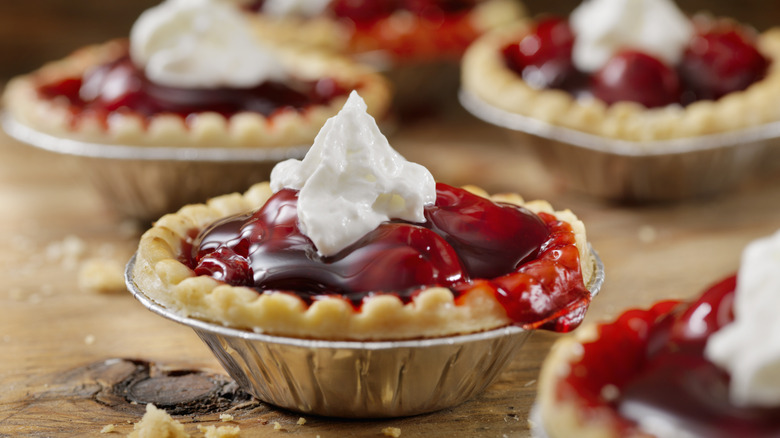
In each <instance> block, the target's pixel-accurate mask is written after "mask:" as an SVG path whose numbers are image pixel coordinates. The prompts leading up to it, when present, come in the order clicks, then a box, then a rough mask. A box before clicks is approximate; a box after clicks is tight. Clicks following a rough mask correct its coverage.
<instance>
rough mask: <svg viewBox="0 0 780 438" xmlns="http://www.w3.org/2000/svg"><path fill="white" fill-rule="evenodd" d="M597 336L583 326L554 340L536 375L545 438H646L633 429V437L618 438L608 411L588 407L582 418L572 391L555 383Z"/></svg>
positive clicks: (620, 437) (647, 437) (579, 403)
mask: <svg viewBox="0 0 780 438" xmlns="http://www.w3.org/2000/svg"><path fill="white" fill-rule="evenodd" d="M597 336H598V330H597V325H596V324H588V325H584V326H582V327H580V328H578V329H577V331H575V332H574V333H573V334H572V335H569V336H566V337H563V338H561V339H558V340H557V341H556V342H555V344H553V346H552V348H551V349H550V353H549V354H548V355H547V358H546V359H545V360H544V363H543V365H542V369H541V371H540V373H539V386H538V393H537V396H536V403H537V409H539V418H538V419H539V420H540V421H541V423H542V424H541V426H542V428H543V429H544V431H545V433H546V434H547V436H548V437H549V438H567V437H572V436H576V437H582V438H633V437H636V438H640V437H644V438H650V435H646V434H641V433H640V432H638V431H636V430H633V431H631V432H630V433H632V434H633V435H629V436H625V435H619V433H618V430H619V429H618V428H617V426H616V424H615V418H614V414H613V413H612V412H606V411H605V412H603V414H599V413H598V412H596V410H595V409H594V408H592V407H589V409H588V418H587V419H585V418H584V417H583V412H584V406H582V403H583V402H582V401H581V399H580V398H578V397H577V395H576V394H575V393H573V392H567V391H564V390H561V389H560V387H559V383H560V381H561V380H562V379H563V378H565V377H566V376H568V375H569V373H571V372H572V364H574V363H575V362H577V361H578V360H580V359H581V358H582V353H583V347H582V345H583V344H585V343H587V342H592V341H594V340H595V339H596V338H597ZM634 432H636V434H634Z"/></svg>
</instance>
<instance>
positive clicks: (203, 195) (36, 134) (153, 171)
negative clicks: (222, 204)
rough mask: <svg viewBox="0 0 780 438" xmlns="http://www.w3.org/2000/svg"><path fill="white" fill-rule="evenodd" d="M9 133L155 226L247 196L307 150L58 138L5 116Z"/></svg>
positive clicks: (124, 211) (116, 206) (125, 213)
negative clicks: (69, 163) (168, 217)
mask: <svg viewBox="0 0 780 438" xmlns="http://www.w3.org/2000/svg"><path fill="white" fill-rule="evenodd" d="M2 126H3V129H4V130H5V132H6V133H7V134H8V135H9V136H11V137H13V138H15V139H16V140H19V141H21V142H23V143H26V144H29V145H31V146H34V147H37V148H40V149H44V150H47V151H50V152H55V153H58V154H64V155H68V156H70V157H72V159H74V160H75V161H76V164H77V166H78V167H79V170H80V171H83V173H84V174H85V175H86V176H87V177H88V178H89V179H90V180H91V181H92V183H93V184H94V186H95V188H96V189H97V192H98V193H99V195H100V196H101V197H102V198H103V200H104V201H105V202H106V204H107V205H108V206H110V207H111V208H112V209H113V210H114V211H116V212H117V213H118V214H119V215H120V216H122V217H124V218H131V219H137V220H140V221H143V222H151V221H153V220H155V219H157V218H159V217H161V216H163V215H164V214H166V213H171V212H174V211H176V210H178V209H179V208H180V207H182V206H184V205H186V204H192V203H201V202H204V201H206V200H207V199H209V198H212V197H214V196H218V195H222V194H225V193H232V192H244V191H245V190H247V189H248V188H249V187H250V186H251V185H252V184H254V183H257V182H261V181H267V180H268V178H269V177H270V174H271V169H272V168H273V166H274V165H275V164H276V163H278V162H279V161H282V160H285V159H288V158H302V157H303V156H304V155H306V151H308V149H309V146H290V147H278V148H216V147H215V148H185V147H151V146H126V145H111V144H99V143H86V142H82V141H77V140H72V139H67V138H61V137H56V136H53V135H50V134H46V133H44V132H41V131H38V130H35V129H33V128H31V127H29V126H27V125H25V124H23V123H19V122H18V121H16V120H15V119H13V118H12V117H11V116H10V115H8V114H3V115H2Z"/></svg>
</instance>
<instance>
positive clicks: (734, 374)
mask: <svg viewBox="0 0 780 438" xmlns="http://www.w3.org/2000/svg"><path fill="white" fill-rule="evenodd" d="M778 312H780V231H778V232H777V233H775V234H774V235H772V236H769V237H766V238H763V239H759V240H757V241H754V242H752V243H750V244H749V245H748V246H747V247H746V248H745V250H744V252H743V253H742V262H741V264H740V268H739V272H738V273H737V290H736V293H735V297H734V322H732V323H731V324H729V325H727V326H725V327H723V328H721V329H720V330H718V331H717V332H715V333H714V334H712V335H711V336H710V338H709V340H708V341H707V347H706V349H705V356H706V357H707V358H708V359H709V360H710V361H712V362H713V363H715V364H717V365H719V366H721V367H723V368H724V369H726V370H728V371H729V373H730V375H731V383H730V385H731V386H730V388H729V391H730V393H729V397H730V398H731V400H732V401H733V402H734V403H735V404H737V405H743V406H744V405H753V406H765V407H770V406H780V316H778Z"/></svg>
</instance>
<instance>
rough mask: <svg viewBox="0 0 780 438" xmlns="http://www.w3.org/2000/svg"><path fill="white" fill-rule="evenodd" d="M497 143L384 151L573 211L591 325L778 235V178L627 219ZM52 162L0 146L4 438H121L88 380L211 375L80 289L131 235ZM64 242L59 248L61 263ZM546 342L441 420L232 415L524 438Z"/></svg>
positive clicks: (440, 125)
mask: <svg viewBox="0 0 780 438" xmlns="http://www.w3.org/2000/svg"><path fill="white" fill-rule="evenodd" d="M506 139H507V137H505V136H504V135H503V133H502V132H500V131H498V130H496V129H495V128H492V127H490V126H487V125H485V124H483V123H481V122H478V121H475V120H474V119H472V118H470V117H469V116H467V115H465V114H463V113H461V112H457V111H455V112H454V113H453V114H451V115H450V116H448V117H445V118H442V119H436V120H427V121H424V122H420V123H418V124H414V125H411V126H407V127H405V128H404V129H403V130H400V131H399V132H398V133H397V134H396V135H394V136H392V137H391V142H392V144H394V145H395V147H396V148H398V149H399V151H400V152H401V153H403V154H404V155H406V156H407V157H408V158H409V159H411V160H414V161H418V162H420V163H422V164H425V165H426V166H428V167H430V168H431V170H432V171H433V173H434V175H435V176H436V177H437V178H438V179H439V180H442V181H445V182H449V183H451V184H464V183H476V184H479V185H482V186H483V187H485V188H487V189H488V190H489V191H492V192H497V191H516V192H519V193H521V194H523V195H524V196H526V197H527V198H529V199H533V198H545V199H548V200H550V201H551V202H552V203H553V204H554V205H555V206H557V207H568V208H571V209H572V210H573V211H575V212H576V213H577V214H578V215H579V216H580V217H581V218H582V219H583V220H584V221H585V223H586V225H587V227H588V233H589V237H590V240H591V242H592V243H593V245H594V247H595V248H596V249H597V250H598V251H599V253H600V254H601V257H602V259H603V260H604V263H605V265H606V267H607V281H606V284H605V286H604V288H603V290H602V292H601V294H600V295H599V296H598V297H597V299H596V300H595V301H594V303H593V306H592V308H591V311H590V313H589V315H588V320H591V321H592V320H596V319H600V318H605V317H610V316H614V315H615V314H616V313H618V312H619V311H621V310H622V309H625V308H627V307H633V306H646V305H649V304H650V303H652V302H654V301H655V300H658V299H661V298H670V297H674V298H685V297H690V296H692V295H695V294H697V293H699V292H700V291H701V290H702V288H704V287H705V286H706V285H708V284H710V283H712V282H714V281H716V280H718V279H720V278H721V277H723V276H725V275H726V274H728V273H730V272H732V271H734V270H735V269H736V267H737V264H738V259H739V252H740V251H741V248H742V247H743V246H744V245H745V244H746V243H747V242H749V241H750V240H752V239H754V238H757V237H760V236H763V235H766V234H769V233H771V232H773V231H774V230H775V229H777V228H778V227H779V225H780V178H778V176H776V175H777V172H776V166H775V168H771V167H770V168H769V169H767V170H766V171H762V172H759V173H757V175H755V177H754V178H752V179H751V180H749V181H746V182H745V184H743V185H742V186H740V187H738V188H736V189H735V190H734V191H732V192H729V193H724V194H722V195H721V196H719V197H715V198H709V199H698V200H691V201H689V202H681V203H674V204H658V205H644V206H626V205H617V204H612V203H606V202H603V201H600V200H597V199H592V198H589V197H586V196H582V195H579V194H577V193H573V192H568V191H565V190H562V189H561V188H560V187H557V186H556V185H555V184H553V183H552V182H551V181H550V180H549V179H547V177H546V173H545V171H544V169H542V168H540V167H539V165H538V164H537V163H536V161H535V160H534V157H533V156H531V155H530V154H529V153H528V152H527V151H525V150H524V149H523V148H522V145H514V144H510V143H508V141H507V140H506ZM63 158H64V157H60V156H57V155H56V154H53V153H49V152H44V151H40V150H36V149H34V148H32V147H29V146H26V145H22V144H19V143H17V142H15V141H13V140H11V139H9V138H7V137H5V136H4V135H0V206H2V215H0V309H2V318H0V348H2V354H3V360H2V361H0V436H4V434H7V435H9V436H18V435H30V436H73V435H75V434H80V435H81V434H83V435H85V436H89V435H99V431H100V430H101V428H102V427H103V426H105V425H107V424H115V425H116V430H117V431H118V432H120V433H123V434H124V433H128V432H129V431H130V430H131V429H132V425H131V424H128V422H131V423H132V422H136V421H138V419H139V418H140V412H138V411H137V410H136V411H132V410H128V409H120V408H118V407H117V406H111V405H109V404H106V403H105V402H101V401H100V400H99V397H97V394H99V392H100V388H101V385H105V381H106V378H105V377H99V376H98V377H95V376H90V375H88V374H85V373H84V370H85V369H86V368H89V367H94V366H97V365H99V364H101V363H105V362H106V361H110V360H114V359H122V358H128V359H134V360H136V359H137V360H143V361H148V362H150V363H153V364H155V366H157V367H161V368H163V369H168V370H192V369H196V370H201V371H204V372H211V373H223V371H222V370H221V369H220V367H219V365H218V364H217V363H216V361H215V360H214V359H213V357H212V356H211V354H210V352H209V351H208V350H207V349H206V347H205V346H204V345H203V344H202V343H201V342H200V340H199V339H198V338H197V336H196V335H195V334H194V333H193V332H191V331H190V330H189V329H188V328H185V327H182V326H178V325H176V324H174V323H171V322H169V321H167V320H164V319H162V318H160V317H157V316H156V315H153V314H151V313H150V312H148V311H146V310H145V309H144V308H143V307H142V306H141V305H140V304H138V303H136V302H135V301H134V300H133V299H132V297H131V296H130V295H129V294H127V293H116V294H98V293H95V292H89V291H84V290H80V289H79V287H78V282H77V272H78V269H79V267H80V266H81V265H82V264H83V263H84V261H85V260H89V259H92V258H95V257H100V258H103V259H114V260H117V261H118V262H121V263H123V262H124V261H125V260H126V259H127V258H128V257H129V255H130V254H131V253H132V252H133V250H134V248H135V244H136V241H137V237H138V234H137V231H133V227H132V226H129V225H128V224H127V223H123V222H122V221H121V220H120V218H118V217H116V216H115V215H114V214H113V213H112V212H111V211H109V210H108V209H107V207H106V206H105V205H103V204H102V203H101V201H100V199H99V198H98V197H97V195H96V193H95V191H94V190H93V187H91V186H90V185H89V183H88V182H87V181H85V180H83V179H81V177H80V174H79V169H78V168H76V167H75V166H74V165H73V163H72V162H70V161H68V160H67V159H63ZM131 225H132V224H131ZM68 242H70V243H71V245H70V247H71V249H70V250H66V249H63V248H67V247H68ZM73 242H80V244H81V247H79V245H73ZM74 247H76V249H74ZM62 254H65V256H63V255H62ZM558 336H559V335H556V334H550V333H542V332H539V333H536V334H534V336H532V337H531V339H530V341H528V343H527V345H526V346H525V347H524V349H523V350H522V352H521V354H520V355H519V356H518V357H517V358H516V359H515V360H514V361H513V362H512V364H511V366H510V367H509V369H508V370H507V371H506V372H505V373H504V374H502V375H501V377H500V378H499V380H498V381H497V382H496V383H495V384H494V385H492V386H491V387H490V388H488V390H487V391H485V392H484V393H483V394H482V395H480V396H479V397H477V398H475V399H473V400H470V401H468V402H467V403H465V404H463V405H461V406H458V407H456V408H453V409H449V410H446V411H442V412H437V413H433V414H429V415H424V416H419V417H412V418H404V419H393V420H384V421H342V420H334V419H325V418H316V417H312V418H307V420H308V421H307V422H306V423H305V424H304V425H303V426H299V425H297V424H296V422H297V421H298V418H299V417H300V416H299V415H298V414H294V413H290V412H285V411H281V410H277V409H275V408H273V407H272V406H267V405H264V404H258V405H254V406H249V407H246V406H245V407H243V408H241V409H238V410H233V411H231V412H233V413H235V414H236V415H235V418H236V421H235V424H238V425H239V426H240V427H241V429H242V431H243V432H244V433H245V434H246V436H278V433H279V431H278V430H275V429H274V423H275V422H278V423H279V424H280V425H281V427H282V428H283V429H284V431H286V433H288V434H290V435H293V436H312V437H313V436H316V435H320V436H322V437H328V436H378V435H380V434H381V430H382V428H384V427H388V426H393V427H400V428H401V429H402V436H404V437H416V436H430V437H439V436H441V437H444V436H452V435H453V434H454V433H458V434H462V436H477V437H482V436H484V437H502V436H510V437H527V436H529V432H528V425H527V415H528V411H529V409H530V406H531V403H532V401H533V398H534V395H535V389H536V386H535V382H536V376H537V373H538V369H539V366H540V364H541V361H542V360H543V358H544V356H545V354H546V352H547V350H548V348H549V346H550V344H551V342H553V341H554V340H555V339H556V338H557V337H558ZM96 364H97V365H96ZM101 382H103V383H101ZM178 418H179V419H180V420H181V421H184V422H185V423H186V424H187V428H188V430H189V431H191V432H193V433H197V429H196V426H197V425H198V424H221V423H220V422H219V421H217V419H216V417H215V415H213V414H209V415H190V416H185V417H178Z"/></svg>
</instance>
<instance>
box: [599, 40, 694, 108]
mask: <svg viewBox="0 0 780 438" xmlns="http://www.w3.org/2000/svg"><path fill="white" fill-rule="evenodd" d="M591 90H592V92H593V95H594V96H595V97H597V98H599V99H601V100H603V101H604V102H606V103H608V104H612V103H615V102H619V101H631V102H637V103H640V104H642V105H644V106H646V107H648V108H654V107H660V106H665V105H669V104H671V103H675V102H679V100H680V92H681V90H680V80H679V78H678V76H677V73H676V72H675V71H674V70H672V69H671V68H670V67H669V66H667V65H666V64H664V63H663V62H661V61H659V60H658V59H656V58H654V57H652V56H650V55H647V54H645V53H642V52H637V51H633V50H627V51H622V52H619V53H618V54H616V55H615V56H613V57H612V58H611V59H610V60H609V61H608V62H607V64H606V65H604V67H602V68H601V69H600V70H598V71H597V72H596V73H595V74H594V75H593V76H592V77H591Z"/></svg>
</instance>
